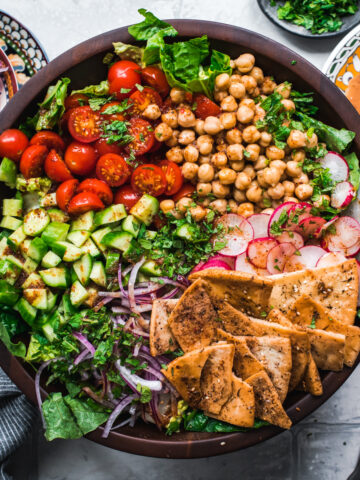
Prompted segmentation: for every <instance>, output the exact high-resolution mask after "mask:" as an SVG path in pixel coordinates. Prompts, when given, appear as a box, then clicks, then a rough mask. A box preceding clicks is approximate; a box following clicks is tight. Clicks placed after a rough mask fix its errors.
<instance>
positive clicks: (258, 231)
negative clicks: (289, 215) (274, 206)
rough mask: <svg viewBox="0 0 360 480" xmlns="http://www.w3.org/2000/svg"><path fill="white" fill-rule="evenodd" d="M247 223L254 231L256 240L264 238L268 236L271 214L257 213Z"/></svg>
mask: <svg viewBox="0 0 360 480" xmlns="http://www.w3.org/2000/svg"><path fill="white" fill-rule="evenodd" d="M247 221H248V222H249V223H250V224H251V226H252V227H253V229H254V238H264V237H267V236H268V227H269V221H270V215H269V214H267V213H256V214H255V215H251V216H250V217H249V218H248V219H247Z"/></svg>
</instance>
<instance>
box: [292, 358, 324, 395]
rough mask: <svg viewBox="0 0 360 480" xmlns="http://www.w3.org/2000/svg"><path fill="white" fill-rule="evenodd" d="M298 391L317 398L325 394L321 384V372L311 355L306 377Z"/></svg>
mask: <svg viewBox="0 0 360 480" xmlns="http://www.w3.org/2000/svg"><path fill="white" fill-rule="evenodd" d="M296 390H303V391H304V392H308V393H311V395H315V396H320V395H322V394H323V386H322V383H321V378H320V375H319V370H318V368H317V366H316V363H315V361H314V359H313V356H312V355H311V353H310V360H309V363H308V366H307V368H306V372H305V376H304V378H303V380H302V381H301V382H300V384H299V385H298V386H297V387H296Z"/></svg>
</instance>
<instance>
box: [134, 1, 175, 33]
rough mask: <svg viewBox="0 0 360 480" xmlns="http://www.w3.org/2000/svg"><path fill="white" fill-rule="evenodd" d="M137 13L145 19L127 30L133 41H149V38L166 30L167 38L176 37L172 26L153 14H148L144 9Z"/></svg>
mask: <svg viewBox="0 0 360 480" xmlns="http://www.w3.org/2000/svg"><path fill="white" fill-rule="evenodd" d="M138 12H139V13H140V15H142V16H143V17H145V20H143V21H142V22H140V23H137V24H136V25H132V26H131V27H129V28H128V31H129V33H130V35H131V36H132V37H134V39H135V40H138V41H146V40H149V38H151V37H153V36H154V35H156V34H157V33H158V32H160V31H162V30H167V32H168V33H167V35H169V36H173V37H174V36H176V35H177V31H176V30H175V28H174V27H173V26H171V25H170V24H169V23H166V22H163V21H162V20H160V19H159V18H157V17H155V15H154V14H153V13H151V12H148V11H147V10H145V8H140V10H138Z"/></svg>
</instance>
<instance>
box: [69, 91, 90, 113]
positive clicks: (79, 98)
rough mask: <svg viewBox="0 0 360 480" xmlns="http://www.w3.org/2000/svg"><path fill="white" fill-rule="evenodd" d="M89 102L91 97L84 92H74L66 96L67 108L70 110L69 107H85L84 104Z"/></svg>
mask: <svg viewBox="0 0 360 480" xmlns="http://www.w3.org/2000/svg"><path fill="white" fill-rule="evenodd" d="M88 103H89V97H87V96H86V95H84V94H83V93H74V94H73V95H69V96H68V97H66V98H65V109H66V110H69V108H76V107H83V106H84V105H88Z"/></svg>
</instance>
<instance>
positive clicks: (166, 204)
mask: <svg viewBox="0 0 360 480" xmlns="http://www.w3.org/2000/svg"><path fill="white" fill-rule="evenodd" d="M174 208H175V202H174V201H173V200H171V199H166V200H163V201H162V202H160V210H161V211H162V212H163V213H168V212H171V210H173V209H174Z"/></svg>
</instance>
